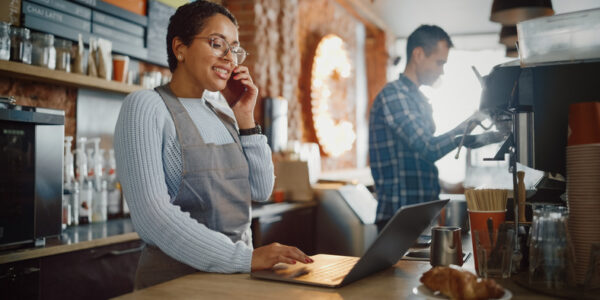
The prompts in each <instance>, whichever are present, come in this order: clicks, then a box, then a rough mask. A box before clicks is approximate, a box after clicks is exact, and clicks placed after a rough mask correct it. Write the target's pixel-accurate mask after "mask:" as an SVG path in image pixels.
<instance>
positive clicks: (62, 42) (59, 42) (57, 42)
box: [54, 38, 73, 48]
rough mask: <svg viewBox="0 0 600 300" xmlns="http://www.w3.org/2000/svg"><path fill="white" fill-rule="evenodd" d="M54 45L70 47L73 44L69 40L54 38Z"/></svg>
mask: <svg viewBox="0 0 600 300" xmlns="http://www.w3.org/2000/svg"><path fill="white" fill-rule="evenodd" d="M54 46H55V47H61V48H71V46H73V42H72V41H70V40H65V39H59V38H55V39H54Z"/></svg>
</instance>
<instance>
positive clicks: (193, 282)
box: [116, 259, 555, 300]
mask: <svg viewBox="0 0 600 300" xmlns="http://www.w3.org/2000/svg"><path fill="white" fill-rule="evenodd" d="M472 261H473V259H469V261H468V262H470V264H469V263H467V264H466V265H465V267H466V268H471V269H472V268H473V263H472ZM430 268H431V266H430V265H429V262H423V261H405V260H401V261H399V262H398V263H397V264H396V265H395V266H394V267H393V268H389V269H387V270H384V271H381V272H379V273H376V274H373V275H371V276H368V277H366V278H363V279H361V280H359V281H356V282H354V283H351V284H349V285H347V286H344V287H341V288H337V289H331V288H320V287H312V286H308V285H300V284H291V283H282V282H276V281H266V280H259V279H252V278H250V275H248V274H232V275H227V274H211V273H196V274H191V275H187V276H184V277H181V278H178V279H175V280H171V281H168V282H165V283H162V284H159V285H156V286H152V287H149V288H147V289H143V290H139V291H136V292H133V293H130V294H126V295H123V296H120V297H118V298H116V299H120V300H131V299H194V298H198V297H202V298H205V299H240V298H244V299H424V298H422V297H420V296H415V295H413V293H412V290H413V288H414V287H417V286H419V285H420V284H421V283H420V282H419V277H420V276H421V274H422V273H423V272H425V271H427V270H429V269H430ZM499 282H500V283H501V284H502V285H503V286H504V287H506V288H507V289H508V290H510V291H511V292H512V294H513V298H512V299H531V300H537V299H539V300H542V299H555V298H552V297H548V296H544V295H539V294H535V293H534V292H531V291H529V290H526V289H524V288H522V287H520V286H517V285H516V284H514V283H513V282H512V281H510V280H506V281H503V280H500V281H499Z"/></svg>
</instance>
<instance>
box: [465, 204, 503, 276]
mask: <svg viewBox="0 0 600 300" xmlns="http://www.w3.org/2000/svg"><path fill="white" fill-rule="evenodd" d="M488 219H491V220H492V232H493V233H497V232H498V227H499V226H500V224H502V223H504V221H505V220H506V210H503V211H472V210H469V223H470V227H471V242H472V243H473V257H474V259H475V270H476V271H477V274H480V273H479V268H478V260H477V251H475V249H477V244H476V240H475V231H479V232H487V231H488V225H487V223H488ZM493 238H494V239H495V238H496V237H493ZM479 242H480V243H481V244H482V245H484V246H486V247H489V248H491V242H490V239H489V237H488V236H487V235H481V236H480V240H479Z"/></svg>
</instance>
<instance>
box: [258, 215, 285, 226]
mask: <svg viewBox="0 0 600 300" xmlns="http://www.w3.org/2000/svg"><path fill="white" fill-rule="evenodd" d="M282 219H283V218H282V217H281V216H270V217H269V216H267V217H260V219H259V222H260V224H271V223H276V222H279V221H281V220H282Z"/></svg>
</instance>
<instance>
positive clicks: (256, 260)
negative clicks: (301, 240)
mask: <svg viewBox="0 0 600 300" xmlns="http://www.w3.org/2000/svg"><path fill="white" fill-rule="evenodd" d="M296 261H299V262H301V263H305V264H306V263H312V262H313V260H312V259H311V258H310V257H308V256H307V255H306V254H304V252H302V251H300V249H298V248H296V247H291V246H286V245H282V244H279V243H272V244H269V245H266V246H262V247H259V248H256V249H254V251H253V252H252V266H251V269H252V271H256V270H264V269H269V268H271V267H272V266H274V265H275V264H277V263H286V264H295V263H296Z"/></svg>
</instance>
